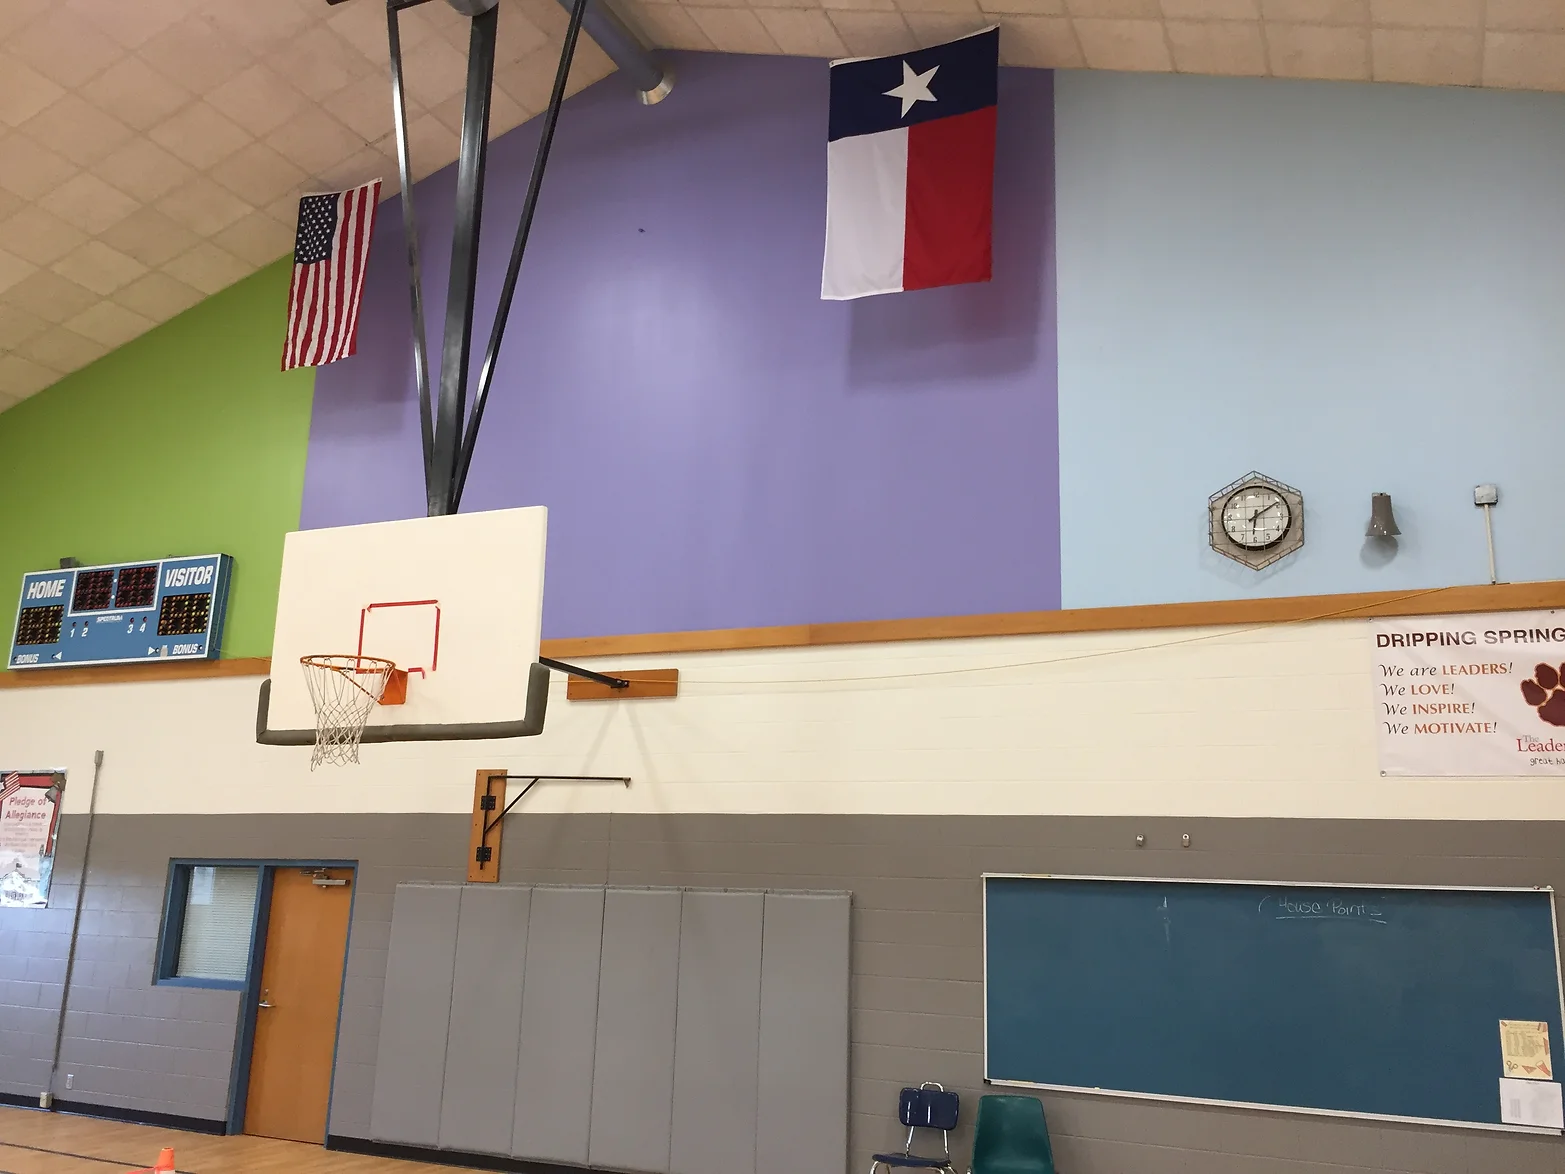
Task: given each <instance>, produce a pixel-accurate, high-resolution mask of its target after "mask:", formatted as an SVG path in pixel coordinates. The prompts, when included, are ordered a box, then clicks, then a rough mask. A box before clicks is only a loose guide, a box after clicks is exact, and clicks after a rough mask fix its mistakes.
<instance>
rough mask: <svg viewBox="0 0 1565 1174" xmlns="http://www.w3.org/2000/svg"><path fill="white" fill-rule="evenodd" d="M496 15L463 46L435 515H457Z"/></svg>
mask: <svg viewBox="0 0 1565 1174" xmlns="http://www.w3.org/2000/svg"><path fill="white" fill-rule="evenodd" d="M497 15H498V13H497V10H496V9H493V8H491V9H489V10H488V11H487V12H484V13H482V14H480V15H478V16H475V17H473V20H472V33H471V36H470V37H469V38H468V46H467V100H466V105H465V106H464V107H463V110H462V144H461V147H460V149H459V153H458V154H457V160H456V201H455V203H456V227H455V229H454V231H453V232H452V234H451V278H450V282H449V284H448V285H447V287H446V327H445V336H444V338H443V339H442V340H441V355H440V399H439V401H438V402H437V403H436V405H435V455H434V462H433V469H432V472H433V483H434V484H433V488H434V493H435V502H434V506H435V508H434V509H433V510H432V511H431V512H432V513H437V514H454V513H456V507H457V503H456V501H455V500H454V496H455V487H456V468H457V460H458V458H459V456H460V454H461V451H462V432H463V428H464V424H465V416H466V414H467V373H468V367H469V362H470V360H469V355H470V353H471V348H472V342H473V300H474V298H475V296H476V294H477V289H478V244H479V228H480V226H481V225H482V223H483V217H484V163H485V161H486V159H487V157H488V153H489V99H490V95H491V93H492V91H493V87H494V53H495V27H496V24H497V21H496V17H497Z"/></svg>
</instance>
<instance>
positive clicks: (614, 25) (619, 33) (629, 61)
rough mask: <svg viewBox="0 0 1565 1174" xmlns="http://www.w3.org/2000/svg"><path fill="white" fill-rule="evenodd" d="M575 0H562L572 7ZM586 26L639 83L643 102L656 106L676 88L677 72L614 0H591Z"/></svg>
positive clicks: (624, 70)
mask: <svg viewBox="0 0 1565 1174" xmlns="http://www.w3.org/2000/svg"><path fill="white" fill-rule="evenodd" d="M571 6H572V0H560V7H561V8H563V9H565V10H566V11H567V12H569V11H570V9H571ZM582 28H583V29H585V30H586V32H587V35H588V36H589V37H591V38H592V39H593V40H594V41H596V42H597V44H598V48H600V49H602V50H603V51H604V52H605V53H607V54H608V57H609V60H610V61H612V62H614V64H615V65H617V66H618V67H619V70H620V72H621V73H623V74H624V75H625V76H626V77H627V78H628V79H629V80H630V83H631V84H632V85H633V86H635V87H636V97H637V98H638V99H639V100H640V102H641V104H642V105H643V106H656V105H657V104H658V103H659V102H661V101H662V100H663V99H664V98H666V97H668V94H669V91H670V90H672V89H673V88H674V73H673V71H672V70H670V69H669V68H668V66H666V65H664V64H663V63H662V62H661V61H659V60H658V59H657V58H656V57H654V56H653V55H652V53H651V52H650V51H649V50H648V48H647V46H646V44H645V43H644V42H643V41H642V39H641V38H640V37H639V36H637V35H636V34H635V33H634V32H632V31H631V28H630V26H629V25H628V24H626V23H625V20H624V18H623V17H622V16H620V14H619V12H618V11H617V10H616V9H615V8H614V5H613V0H589V2H588V4H587V13H586V16H585V17H584V18H583V20H582Z"/></svg>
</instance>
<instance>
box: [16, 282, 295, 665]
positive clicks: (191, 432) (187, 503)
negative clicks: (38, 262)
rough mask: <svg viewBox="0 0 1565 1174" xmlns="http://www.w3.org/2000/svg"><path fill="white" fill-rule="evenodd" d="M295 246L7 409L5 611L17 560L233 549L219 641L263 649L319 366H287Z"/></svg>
mask: <svg viewBox="0 0 1565 1174" xmlns="http://www.w3.org/2000/svg"><path fill="white" fill-rule="evenodd" d="M289 274H290V266H289V262H288V261H287V260H286V259H285V260H283V261H279V262H277V263H276V264H274V265H271V266H268V267H267V268H266V269H263V270H262V271H261V272H259V273H256V274H254V275H253V276H251V277H248V278H246V279H245V280H244V281H241V282H239V283H238V284H237V285H234V286H232V287H230V288H229V289H226V290H224V291H223V292H222V293H219V294H216V295H214V296H213V297H210V298H208V299H206V300H205V301H204V302H201V303H200V304H199V305H196V306H193V307H192V308H191V309H189V310H187V311H186V312H185V313H183V314H181V315H180V316H179V317H178V318H175V319H174V320H173V321H171V322H167V323H165V324H164V325H162V326H160V327H158V328H157V329H156V330H153V331H150V332H149V333H147V334H145V335H143V336H142V337H141V338H138V339H136V340H135V341H134V342H131V343H128V344H126V345H125V346H123V347H121V348H120V349H119V350H116V351H113V352H111V353H110V354H107V355H105V356H104V357H103V358H101V359H99V360H98V361H97V362H96V363H93V364H92V365H91V366H90V367H86V368H84V369H83V370H81V371H78V372H76V373H75V374H72V375H68V376H66V377H65V378H64V379H62V380H60V382H59V383H56V384H55V385H54V386H53V387H50V388H49V389H48V390H46V391H42V392H40V393H39V394H37V395H35V396H33V397H31V398H30V399H26V400H23V401H22V402H21V403H20V404H18V405H17V406H16V407H14V408H11V409H10V410H9V411H5V412H0V470H3V474H0V627H3V629H4V632H5V643H6V646H7V647H9V645H10V633H11V625H12V622H13V617H14V616H15V615H16V604H17V592H18V590H19V588H20V585H21V578H22V573H23V572H24V571H31V570H44V569H47V568H49V567H53V566H57V565H58V564H59V560H60V559H61V558H62V557H64V556H67V555H69V556H74V557H76V558H79V559H81V560H82V562H84V563H106V562H120V561H128V560H132V559H143V558H161V557H163V556H165V555H179V554H207V553H210V552H213V551H220V552H222V553H224V554H231V555H233V556H234V583H233V592H232V594H231V595H230V597H229V604H228V626H227V630H226V633H225V636H224V640H223V655H224V656H229V657H233V656H269V655H270V654H271V651H272V621H273V617H274V615H275V613H276V608H277V581H278V575H279V572H280V569H281V565H282V554H283V535H284V534H285V533H286V532H288V531H289V530H295V529H297V528H298V525H299V500H300V496H301V494H302V492H303V486H304V458H305V452H306V450H307V448H308V445H309V434H310V398H311V394H312V392H313V390H314V386H315V373H314V371H312V370H304V371H290V372H288V373H287V374H282V373H280V372H279V371H278V369H277V366H278V360H279V357H280V356H281V354H282V344H283V331H284V316H283V315H284V310H285V307H286V305H287V298H288V279H289Z"/></svg>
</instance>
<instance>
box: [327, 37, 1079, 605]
mask: <svg viewBox="0 0 1565 1174" xmlns="http://www.w3.org/2000/svg"><path fill="white" fill-rule="evenodd" d="M675 65H676V68H677V69H678V72H679V85H678V87H677V88H676V89H675V91H674V93H673V95H672V96H671V97H670V98H669V99H668V100H667V101H665V102H664V103H662V104H661V105H659V106H656V107H653V108H651V109H642V108H641V107H638V106H637V105H636V104H635V102H634V101H633V99H632V98H631V96H630V93H629V90H628V87H627V85H626V84H625V83H624V82H622V81H620V80H619V79H618V78H614V77H611V78H609V79H607V80H605V81H603V82H601V83H599V84H598V85H596V86H594V87H592V88H591V89H589V90H587V91H585V92H583V93H582V94H580V95H578V96H577V97H576V98H574V99H573V100H572V101H571V102H570V103H569V104H567V106H566V108H565V111H564V113H563V114H562V117H561V119H560V128H559V134H558V136H557V138H556V139H555V145H554V154H553V158H552V161H551V163H550V168H549V173H548V179H547V181H546V183H545V185H544V192H543V197H542V200H541V203H540V206H539V211H538V218H537V221H536V223H535V226H534V230H533V236H532V241H531V244H530V245H529V248H528V253H527V259H526V262H525V264H524V265H523V268H522V276H521V282H520V286H519V290H518V296H517V299H516V303H515V307H514V309H513V310H512V314H511V321H510V325H509V327H508V332H507V336H506V342H505V349H504V350H503V351H502V355H501V359H500V363H499V366H498V369H497V372H496V379H495V388H494V391H493V392H492V393H491V396H490V401H489V407H488V411H487V415H486V417H485V420H484V426H483V431H482V433H481V434H480V438H479V442H478V447H477V451H476V454H475V457H474V462H473V469H472V474H471V476H470V478H469V481H468V485H467V492H466V495H465V498H464V500H463V505H462V508H463V509H464V511H470V510H483V509H497V508H502V507H506V506H514V505H537V504H543V505H547V506H548V507H549V511H550V517H549V565H548V569H547V575H546V579H547V584H548V587H547V592H546V603H545V617H544V628H545V634H546V635H548V636H590V635H611V634H620V633H632V632H655V631H678V630H688V629H701V628H726V627H747V626H752V625H771V624H795V623H811V622H831V621H839V620H864V619H889V618H900V617H909V616H925V615H953V614H965V613H975V612H994V611H1016V610H1031V609H1046V608H1056V607H1058V606H1059V605H1060V559H1059V550H1060V523H1059V445H1058V416H1057V411H1056V392H1057V384H1056V336H1055V317H1056V316H1055V281H1054V211H1053V207H1054V176H1053V102H1052V85H1051V78H1050V75H1048V74H1046V73H1041V72H1037V71H1023V70H1006V71H1004V72H1003V73H1002V76H1001V83H1000V122H999V146H998V159H999V162H998V165H997V168H996V176H995V277H994V281H993V282H991V283H989V284H987V285H977V286H966V287H961V288H955V289H946V290H932V291H926V292H921V293H910V294H899V295H894V296H890V297H882V298H872V299H867V300H864V301H859V302H851V303H841V302H823V301H821V300H820V296H819V295H820V266H821V246H822V239H823V238H822V233H823V218H824V215H825V206H826V205H825V183H826V138H825V127H826V64H825V63H824V62H821V61H812V60H801V59H797V58H780V57H778V58H769V57H740V56H728V55H718V54H680V55H678V57H677V60H676V62H675ZM535 143H536V130H535V127H534V126H533V125H531V124H529V125H527V126H523V127H520V128H518V129H517V130H515V131H513V132H512V133H510V134H508V135H506V136H505V137H504V138H502V139H500V140H499V141H497V142H496V143H494V144H493V145H492V147H491V150H490V156H489V179H488V186H487V191H486V196H485V228H486V236H485V238H484V249H483V258H484V261H483V265H482V266H481V273H480V289H479V299H478V301H479V311H478V319H477V320H478V322H479V323H480V328H479V330H478V331H477V332H476V334H477V336H478V338H479V341H480V344H481V343H482V342H483V341H484V340H485V339H486V338H487V332H488V323H489V321H490V320H491V318H492V316H493V312H494V310H493V307H494V304H495V301H496V298H497V296H498V290H499V285H500V281H501V278H502V276H503V267H504V264H505V259H506V257H507V255H508V254H509V251H510V244H511V234H512V233H513V232H514V230H515V225H516V218H517V216H518V214H519V212H520V207H521V200H522V193H523V190H524V188H525V185H526V181H527V174H528V169H529V167H530V165H531V162H532V154H533V149H534V145H535ZM453 185H454V169H450V168H448V169H447V170H445V171H443V172H441V173H439V174H437V175H435V176H432V177H430V178H429V179H428V180H425V181H424V182H423V183H421V184H420V185H419V186H418V189H417V194H418V197H419V200H420V204H419V215H420V233H421V243H422V246H423V249H424V261H425V265H426V270H425V288H426V307H433V312H432V313H431V315H430V332H431V333H430V340H431V346H432V348H433V349H434V350H436V351H437V352H438V347H439V337H440V333H439V332H440V318H439V313H440V311H441V309H442V308H443V306H444V292H445V281H446V276H447V270H448V266H449V262H450V232H451V204H452V190H453ZM403 258H404V249H403V237H402V233H401V222H400V209H399V206H398V205H397V204H396V203H391V204H386V205H383V206H382V208H381V214H380V222H379V224H378V226H377V229H376V237H375V242H374V248H373V252H372V256H371V259H370V268H369V289H368V291H367V293H366V296H365V305H364V310H363V315H362V319H361V328H360V335H359V355H358V356H357V357H356V358H353V359H349V360H345V361H343V362H340V363H337V364H335V365H333V366H329V367H325V368H323V369H322V370H321V371H320V373H319V375H318V377H317V381H316V391H315V408H314V418H313V422H312V426H311V434H310V451H309V462H308V467H307V472H306V476H305V490H304V506H303V511H302V519H301V525H302V526H304V527H307V528H312V527H319V526H337V525H346V524H350V523H357V522H368V521H378V520H384V519H388V518H401V517H413V516H418V515H421V514H423V512H424V494H423V484H422V474H421V471H420V460H419V453H418V448H419V441H418V417H417V412H416V400H415V393H414V390H413V387H414V385H413V375H412V360H411V353H410V351H411V344H410V341H409V340H410V338H411V333H410V328H409V311H408V295H407V279H406V270H405V262H404V259H403ZM476 367H477V363H476V362H475V364H474V368H475V371H476Z"/></svg>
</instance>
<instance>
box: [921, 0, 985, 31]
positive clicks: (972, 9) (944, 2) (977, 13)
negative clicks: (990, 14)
mask: <svg viewBox="0 0 1565 1174" xmlns="http://www.w3.org/2000/svg"><path fill="white" fill-rule="evenodd" d="M897 7H898V8H899V9H901V10H902V11H903V12H946V13H951V14H953V15H963V16H966V17H967V25H966V28H965V30H964V31H965V32H969V33H976V32H977V31H978V30H979V29H981V28H983V27H984V26H985V25H988V24H992V23H993V22H992V21H987V20H985V19H984V16H983V12H982V11H981V10H980V9H979V7H978V0H897ZM957 35H958V36H960V35H961V34H960V33H959V34H957Z"/></svg>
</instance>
